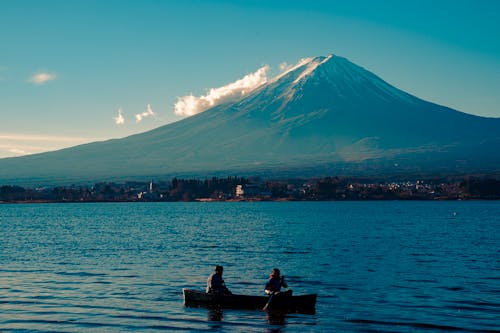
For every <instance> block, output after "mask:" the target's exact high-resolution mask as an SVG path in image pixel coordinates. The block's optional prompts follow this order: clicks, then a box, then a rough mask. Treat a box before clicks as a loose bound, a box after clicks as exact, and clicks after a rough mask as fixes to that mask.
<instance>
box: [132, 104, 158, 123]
mask: <svg viewBox="0 0 500 333" xmlns="http://www.w3.org/2000/svg"><path fill="white" fill-rule="evenodd" d="M154 115H155V113H154V112H153V109H152V108H151V104H148V105H147V107H146V111H144V112H143V113H138V114H136V115H135V121H136V122H137V123H139V122H141V121H142V119H144V118H146V117H149V116H154Z"/></svg>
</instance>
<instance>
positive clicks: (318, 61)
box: [293, 54, 332, 83]
mask: <svg viewBox="0 0 500 333" xmlns="http://www.w3.org/2000/svg"><path fill="white" fill-rule="evenodd" d="M331 57H332V55H331V54H330V55H329V56H327V57H325V58H323V59H322V58H320V57H318V58H313V59H312V60H311V61H309V62H307V63H306V65H305V69H304V71H303V72H302V73H301V74H300V75H299V76H298V77H297V78H296V79H295V80H294V81H293V83H298V82H299V81H300V80H302V79H303V78H304V77H306V76H307V75H309V74H311V73H312V72H313V71H314V70H315V69H316V68H318V66H320V65H322V64H324V63H325V62H327V61H328V60H330V58H331Z"/></svg>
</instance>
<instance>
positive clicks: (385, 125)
mask: <svg viewBox="0 0 500 333" xmlns="http://www.w3.org/2000/svg"><path fill="white" fill-rule="evenodd" d="M498 147H500V118H485V117H479V116H474V115H470V114H466V113H463V112H459V111H456V110H453V109H450V108H447V107H444V106H440V105H437V104H434V103H430V102H427V101H424V100H422V99H419V98H417V97H415V96H412V95H410V94H408V93H406V92H404V91H402V90H400V89H397V88H395V87H394V86H392V85H390V84H388V83H387V82H385V81H384V80H382V79H381V78H379V77H378V76H376V75H374V74H373V73H371V72H369V71H367V70H365V69H364V68H362V67H360V66H357V65H355V64H353V63H352V62H350V61H349V60H347V59H345V58H342V57H339V56H334V55H329V56H327V57H316V58H309V59H304V60H303V61H301V62H300V63H299V64H297V65H296V66H295V67H293V68H291V69H290V70H288V71H286V72H284V73H282V74H280V75H279V76H278V77H276V78H274V79H272V80H270V81H268V82H267V83H265V84H263V85H261V86H260V87H258V88H257V89H255V90H253V91H252V92H250V93H248V94H246V95H245V96H242V97H240V98H239V99H237V100H233V101H230V102H225V103H223V104H219V105H216V106H214V107H212V108H210V109H208V110H206V111H204V112H202V113H199V114H197V115H194V116H192V117H189V118H185V119H183V120H180V121H178V122H175V123H172V124H168V125H165V126H162V127H159V128H157V129H154V130H151V131H148V132H145V133H141V134H137V135H132V136H129V137H126V138H122V139H113V140H109V141H103V142H94V143H90V144H85V145H80V146H76V147H72V148H67V149H62V150H58V151H54V152H48V153H42V154H36V155H28V156H22V157H16V158H4V159H1V160H0V184H8V183H31V184H33V183H47V182H50V183H68V182H73V183H75V182H86V181H98V180H117V179H122V180H124V179H136V178H142V179H144V178H145V177H148V178H150V177H157V178H158V177H172V176H197V177H203V176H211V175H265V176H275V177H276V176H278V177H279V176H283V177H285V176H286V177H311V176H324V175H351V176H356V175H358V176H381V175H397V174H399V175H403V176H405V175H406V176H409V175H417V174H418V175H424V174H425V175H432V174H455V173H472V172H476V173H477V172H483V173H489V172H498V171H499V170H500V154H499V153H498Z"/></svg>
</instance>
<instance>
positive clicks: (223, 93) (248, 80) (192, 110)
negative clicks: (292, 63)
mask: <svg viewBox="0 0 500 333" xmlns="http://www.w3.org/2000/svg"><path fill="white" fill-rule="evenodd" d="M268 71H269V66H267V65H266V66H263V67H261V68H259V69H258V70H257V71H255V72H254V73H251V74H248V75H246V76H244V77H243V78H242V79H239V80H237V81H235V82H233V83H229V84H227V85H225V86H222V87H219V88H212V89H210V90H209V91H208V93H207V94H206V95H203V96H199V97H197V96H193V95H187V96H183V97H179V98H178V100H177V103H175V106H174V111H175V114H177V115H179V116H193V115H195V114H197V113H200V112H203V111H205V110H207V109H209V108H211V107H213V106H215V105H217V104H220V103H223V102H227V101H229V100H232V99H235V98H238V97H242V96H244V95H246V94H248V93H249V92H251V91H252V90H254V89H255V88H258V87H259V86H261V85H263V84H264V83H266V82H267V81H268V78H267V72H268Z"/></svg>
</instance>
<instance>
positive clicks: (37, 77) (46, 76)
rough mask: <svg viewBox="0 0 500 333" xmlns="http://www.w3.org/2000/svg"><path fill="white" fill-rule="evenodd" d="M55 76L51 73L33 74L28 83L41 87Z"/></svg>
mask: <svg viewBox="0 0 500 333" xmlns="http://www.w3.org/2000/svg"><path fill="white" fill-rule="evenodd" d="M56 78H57V76H56V75H55V74H53V73H47V72H39V73H36V74H34V75H33V76H32V77H31V78H30V79H29V82H31V83H34V84H36V85H42V84H45V83H47V82H49V81H52V80H55V79H56Z"/></svg>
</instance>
